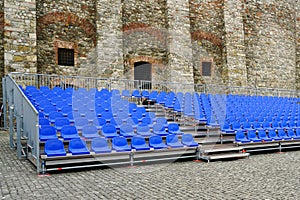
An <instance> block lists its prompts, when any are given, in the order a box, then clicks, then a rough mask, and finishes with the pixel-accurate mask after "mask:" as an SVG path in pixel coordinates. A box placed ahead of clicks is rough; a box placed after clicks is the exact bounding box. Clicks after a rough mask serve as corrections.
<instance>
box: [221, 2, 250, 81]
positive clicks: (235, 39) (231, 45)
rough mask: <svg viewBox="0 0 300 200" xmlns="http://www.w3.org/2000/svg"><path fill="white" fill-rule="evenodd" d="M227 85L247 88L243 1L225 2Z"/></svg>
mask: <svg viewBox="0 0 300 200" xmlns="http://www.w3.org/2000/svg"><path fill="white" fill-rule="evenodd" d="M224 21H225V41H224V46H225V48H226V69H227V71H228V77H227V80H226V84H228V85H231V86H247V70H246V58H245V56H246V55H245V46H244V40H245V38H244V27H243V1H241V0H225V1H224Z"/></svg>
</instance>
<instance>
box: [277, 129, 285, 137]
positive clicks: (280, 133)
mask: <svg viewBox="0 0 300 200" xmlns="http://www.w3.org/2000/svg"><path fill="white" fill-rule="evenodd" d="M278 136H279V137H283V136H286V133H285V130H284V129H279V130H278Z"/></svg>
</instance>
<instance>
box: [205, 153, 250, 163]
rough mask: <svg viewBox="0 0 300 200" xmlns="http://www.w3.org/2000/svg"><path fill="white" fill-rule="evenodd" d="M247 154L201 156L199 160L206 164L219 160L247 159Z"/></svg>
mask: <svg viewBox="0 0 300 200" xmlns="http://www.w3.org/2000/svg"><path fill="white" fill-rule="evenodd" d="M249 155H250V154H249V153H228V154H216V155H202V156H201V157H200V159H203V160H207V161H208V162H209V161H211V160H221V159H229V158H245V157H249Z"/></svg>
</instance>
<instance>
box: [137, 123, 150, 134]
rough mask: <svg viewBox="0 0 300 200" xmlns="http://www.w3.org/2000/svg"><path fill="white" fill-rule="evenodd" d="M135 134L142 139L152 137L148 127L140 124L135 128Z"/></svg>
mask: <svg viewBox="0 0 300 200" xmlns="http://www.w3.org/2000/svg"><path fill="white" fill-rule="evenodd" d="M136 133H137V134H138V135H140V136H143V137H149V136H151V135H152V133H151V131H150V127H149V126H147V125H142V124H139V125H138V126H137V127H136Z"/></svg>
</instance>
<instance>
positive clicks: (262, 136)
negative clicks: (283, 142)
mask: <svg viewBox="0 0 300 200" xmlns="http://www.w3.org/2000/svg"><path fill="white" fill-rule="evenodd" d="M257 135H258V137H259V138H266V137H267V133H266V131H265V130H258V133H257Z"/></svg>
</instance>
